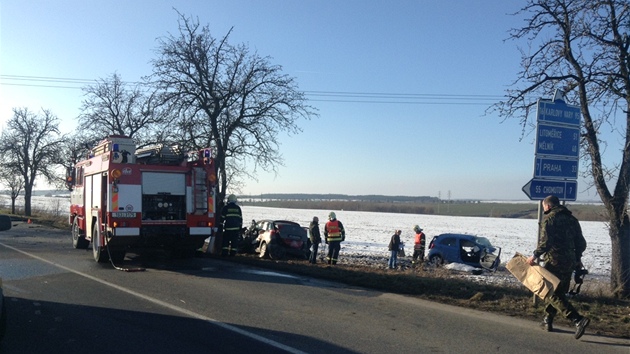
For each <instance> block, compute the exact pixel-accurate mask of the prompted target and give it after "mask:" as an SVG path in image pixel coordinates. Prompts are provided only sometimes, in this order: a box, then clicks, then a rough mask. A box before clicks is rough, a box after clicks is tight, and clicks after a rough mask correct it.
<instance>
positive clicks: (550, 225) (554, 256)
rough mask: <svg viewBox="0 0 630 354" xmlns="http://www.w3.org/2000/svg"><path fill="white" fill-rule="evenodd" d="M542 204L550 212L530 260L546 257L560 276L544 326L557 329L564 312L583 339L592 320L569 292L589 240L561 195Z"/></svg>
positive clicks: (532, 261) (547, 328) (534, 262)
mask: <svg viewBox="0 0 630 354" xmlns="http://www.w3.org/2000/svg"><path fill="white" fill-rule="evenodd" d="M542 205H543V210H544V212H545V215H546V216H545V219H544V220H543V222H542V224H541V230H540V240H539V241H538V246H537V247H536V249H535V250H534V254H533V255H532V256H531V257H529V258H528V259H527V262H528V263H529V264H530V265H534V264H536V263H537V262H538V261H539V260H540V259H542V260H543V261H544V262H545V269H547V270H549V271H550V272H551V273H553V274H554V275H555V276H556V277H558V279H560V284H559V285H558V287H557V288H556V289H555V290H554V293H553V295H552V296H550V297H549V298H548V299H546V300H545V302H546V307H545V318H544V319H543V322H542V327H543V329H545V330H546V331H553V319H554V317H555V315H556V314H558V313H560V314H561V315H562V316H564V317H565V318H568V319H569V320H571V321H572V322H573V324H574V325H575V339H579V338H580V337H581V336H582V335H583V334H584V330H585V329H586V327H587V326H588V324H589V323H590V322H591V321H590V319H589V318H587V317H584V316H582V315H580V314H579V313H578V311H577V310H576V309H575V308H574V307H573V305H571V303H570V302H569V300H568V299H567V297H566V293H567V292H568V291H569V287H570V285H571V274H572V273H573V271H575V270H578V269H579V270H581V269H582V267H583V265H582V253H583V252H584V250H585V249H586V240H585V239H584V236H583V235H582V228H581V227H580V223H579V221H578V220H577V219H576V218H575V217H574V216H573V215H572V213H571V211H569V210H568V209H567V208H566V207H564V206H563V205H560V200H559V199H558V197H556V196H553V195H551V196H548V197H546V198H545V199H544V200H543V202H542ZM541 257H542V258H541Z"/></svg>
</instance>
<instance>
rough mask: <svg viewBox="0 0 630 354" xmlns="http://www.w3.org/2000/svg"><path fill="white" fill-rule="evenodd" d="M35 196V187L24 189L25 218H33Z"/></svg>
mask: <svg viewBox="0 0 630 354" xmlns="http://www.w3.org/2000/svg"><path fill="white" fill-rule="evenodd" d="M32 195H33V187H28V186H27V187H26V188H24V216H31V196H32Z"/></svg>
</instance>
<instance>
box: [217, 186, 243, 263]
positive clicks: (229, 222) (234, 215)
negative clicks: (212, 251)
mask: <svg viewBox="0 0 630 354" xmlns="http://www.w3.org/2000/svg"><path fill="white" fill-rule="evenodd" d="M221 226H222V229H223V236H222V238H223V241H222V242H221V256H233V255H235V254H236V252H237V251H238V239H239V236H240V233H241V228H242V227H243V213H242V212H241V207H240V206H238V205H237V204H236V196H235V195H234V194H230V195H229V196H228V202H227V204H225V205H224V206H223V208H222V209H221Z"/></svg>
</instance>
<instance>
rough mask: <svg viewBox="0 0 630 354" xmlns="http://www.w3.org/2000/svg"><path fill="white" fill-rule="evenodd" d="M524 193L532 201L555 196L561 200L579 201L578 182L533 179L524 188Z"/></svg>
mask: <svg viewBox="0 0 630 354" xmlns="http://www.w3.org/2000/svg"><path fill="white" fill-rule="evenodd" d="M523 192H525V194H527V196H528V197H529V199H530V200H543V199H545V198H546V197H547V196H549V195H555V196H556V197H558V199H560V200H570V201H575V200H576V199H577V181H574V180H566V181H562V180H550V179H538V178H533V179H532V180H530V181H529V182H527V184H526V185H524V186H523Z"/></svg>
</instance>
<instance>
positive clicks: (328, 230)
mask: <svg viewBox="0 0 630 354" xmlns="http://www.w3.org/2000/svg"><path fill="white" fill-rule="evenodd" d="M324 238H325V241H326V244H327V245H328V257H327V258H326V260H327V262H328V264H331V265H335V264H337V260H338V258H339V251H340V250H341V242H343V241H345V240H346V230H344V228H343V224H342V223H341V221H339V220H337V215H335V213H334V212H332V211H331V212H330V213H329V214H328V222H326V225H324Z"/></svg>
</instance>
